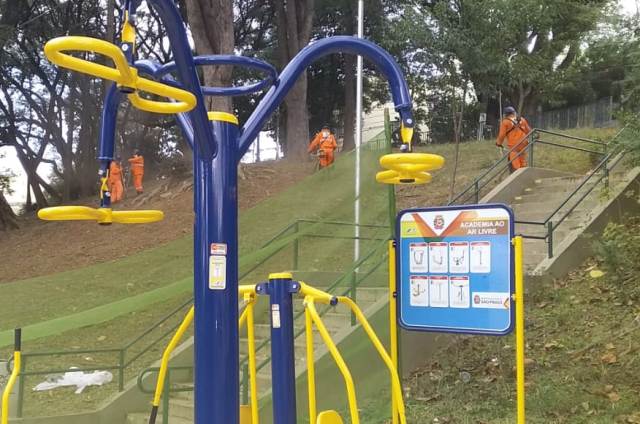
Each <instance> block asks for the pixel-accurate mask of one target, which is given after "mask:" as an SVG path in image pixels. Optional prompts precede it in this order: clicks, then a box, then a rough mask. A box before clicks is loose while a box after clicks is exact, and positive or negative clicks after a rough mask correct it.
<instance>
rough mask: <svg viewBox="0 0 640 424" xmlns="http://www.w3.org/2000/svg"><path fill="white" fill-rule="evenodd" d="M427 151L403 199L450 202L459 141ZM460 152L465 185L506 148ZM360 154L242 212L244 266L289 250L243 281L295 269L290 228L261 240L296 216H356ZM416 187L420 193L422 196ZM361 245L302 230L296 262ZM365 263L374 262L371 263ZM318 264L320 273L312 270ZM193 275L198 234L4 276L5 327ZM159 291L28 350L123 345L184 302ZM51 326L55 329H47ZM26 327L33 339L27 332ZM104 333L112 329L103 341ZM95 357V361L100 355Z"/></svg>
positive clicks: (382, 218)
mask: <svg viewBox="0 0 640 424" xmlns="http://www.w3.org/2000/svg"><path fill="white" fill-rule="evenodd" d="M612 133H613V131H608V130H597V131H595V130H594V131H593V132H590V133H589V134H588V135H585V134H582V135H583V136H589V137H603V138H606V137H608V136H610V134H612ZM545 147H546V146H545ZM420 150H425V151H429V152H432V153H436V154H441V155H443V156H444V157H445V158H446V159H447V165H446V166H445V168H444V169H443V170H441V171H435V172H434V181H433V182H432V184H430V185H426V186H415V187H402V188H400V189H398V195H399V197H400V199H399V205H400V207H406V206H418V205H422V206H424V205H435V204H442V203H443V202H444V201H446V198H447V193H448V183H449V180H450V176H451V172H452V166H451V165H452V164H453V160H452V158H453V152H454V148H453V146H452V145H430V146H427V147H425V148H421V149H420ZM540 150H541V152H540V153H539V156H538V158H540V160H541V161H545V162H543V163H548V164H549V165H548V167H560V168H561V169H564V168H567V167H569V168H570V169H569V170H570V171H571V172H585V171H586V170H588V169H589V168H590V166H591V164H592V162H593V160H592V158H590V157H589V156H588V155H587V154H583V153H581V152H575V153H574V152H571V153H570V154H565V155H556V154H553V153H549V154H545V153H544V151H542V149H540ZM536 154H538V153H536ZM377 157H378V153H376V152H368V151H364V152H363V159H362V163H363V174H362V182H363V186H362V195H361V196H362V197H361V199H362V207H361V210H362V222H364V223H378V224H381V225H386V224H388V212H387V201H388V200H387V195H388V191H387V188H386V187H384V186H381V185H378V184H376V183H375V179H374V176H375V173H376V172H377V171H378V170H379V169H378V165H377ZM460 157H461V162H460V168H459V171H458V181H457V184H456V190H455V191H456V192H458V191H459V190H460V189H461V188H462V187H464V186H465V185H466V184H469V183H470V182H471V181H472V180H473V178H474V176H475V175H477V174H478V172H479V171H480V170H482V169H485V168H486V167H488V166H490V165H491V164H492V163H493V162H494V161H495V160H496V159H497V152H496V149H495V147H494V145H493V141H491V140H487V141H484V142H468V143H463V144H462V145H461V147H460ZM537 160H538V159H537ZM353 162H354V155H352V154H351V155H349V154H345V155H342V157H341V158H340V159H339V160H338V161H337V163H336V165H335V166H334V168H333V169H330V170H326V171H322V172H318V173H316V174H314V175H312V176H310V177H308V178H305V179H304V180H302V181H301V182H300V183H299V184H297V185H296V186H293V187H291V188H290V189H288V190H286V191H284V192H282V193H280V194H278V195H276V196H273V197H271V198H268V199H266V200H264V201H263V202H261V203H260V204H258V205H257V206H255V207H254V208H252V209H249V210H247V211H245V212H243V213H242V214H241V215H240V225H239V227H240V255H241V270H243V269H247V268H248V267H249V266H251V264H253V263H256V262H257V261H259V260H260V259H261V258H264V257H266V256H268V255H270V254H272V253H274V251H275V249H277V248H280V247H282V248H283V250H282V251H281V252H280V253H278V254H276V255H275V256H274V257H273V258H271V259H269V260H268V261H267V262H266V263H265V264H263V265H262V266H260V267H259V268H258V269H257V270H255V271H254V272H252V273H251V274H249V275H248V276H247V278H246V279H245V280H244V281H243V283H250V282H256V281H260V280H262V279H264V278H265V277H266V276H267V274H268V273H269V272H272V271H279V270H285V269H287V270H289V269H293V268H294V267H293V263H292V256H293V255H292V247H291V244H290V241H291V239H287V237H286V236H285V237H284V238H283V239H282V241H281V242H280V244H279V245H276V246H274V247H272V248H267V249H260V246H262V244H263V243H265V242H266V241H267V240H269V238H271V237H272V236H273V235H275V234H276V233H277V232H278V231H279V230H280V229H282V228H284V227H285V226H287V225H289V224H290V223H292V222H294V220H295V219H297V218H309V219H323V220H338V221H347V222H350V221H352V220H353V218H352V217H353V178H354V171H353V168H354V166H353ZM425 194H426V196H425ZM414 195H415V197H413V196H414ZM412 199H417V200H416V201H417V202H418V203H417V204H412V203H411V202H412ZM303 231H308V232H309V233H311V234H317V233H319V234H333V235H340V236H349V235H351V234H352V232H353V229H352V228H350V227H337V226H324V225H312V224H305V227H304V228H303ZM367 235H368V236H370V237H385V236H386V235H387V231H386V230H385V229H381V230H371V231H368V232H367ZM375 243H376V242H375V241H363V242H362V251H363V252H366V251H367V250H368V249H370V248H371V247H372V246H373V245H374V244H375ZM352 252H353V241H351V240H345V239H310V238H304V239H301V241H300V254H301V260H300V262H299V264H298V267H297V269H296V271H307V274H306V275H310V276H312V277H313V278H314V280H313V281H309V282H310V283H316V284H317V285H319V286H325V285H327V284H329V283H330V282H331V281H332V280H333V279H332V278H330V277H331V276H334V275H335V274H332V275H329V274H327V275H325V274H322V273H319V271H326V270H331V271H334V272H336V273H339V272H341V271H344V270H346V269H347V268H348V267H349V265H350V264H351V262H352V258H353V256H352V255H353V253H352ZM363 268H364V269H366V266H365V267H363ZM114 270H117V272H116V274H117V277H116V278H114V277H113V275H114ZM309 271H310V272H312V273H308V272H309ZM313 272H315V273H313ZM191 274H192V238H191V237H185V238H183V239H179V240H175V241H173V242H170V243H167V244H166V245H164V246H160V247H157V248H154V249H149V250H146V251H143V252H140V253H137V254H135V255H131V256H129V257H127V258H124V259H121V260H117V261H111V262H107V263H102V264H96V265H93V266H89V267H85V268H80V269H76V270H72V271H68V272H64V273H59V274H53V275H49V276H45V277H38V278H32V279H29V280H23V281H17V282H13V283H8V284H3V285H0V298H2V299H3V300H4V299H10V301H9V302H4V304H5V307H4V308H2V309H1V310H0V331H1V330H10V329H11V328H13V327H14V326H17V325H21V326H25V325H29V324H35V323H39V322H42V321H47V320H51V319H54V318H59V317H68V316H70V315H73V314H81V313H82V312H86V311H90V310H91V309H92V308H96V307H99V306H101V305H105V304H109V303H112V302H122V301H125V300H126V299H128V298H130V297H134V296H136V295H141V294H143V293H146V292H149V291H151V290H155V289H158V288H162V287H167V286H168V285H170V284H172V283H174V282H176V281H179V280H184V279H189V278H190V276H191ZM107 276H109V277H107ZM305 278H306V277H305ZM345 284H346V283H345ZM156 300H157V299H155V300H154V301H153V302H149V303H144V302H141V303H140V304H139V305H138V306H137V308H133V309H131V308H129V309H127V308H124V309H123V310H122V314H120V315H119V316H117V317H115V315H113V311H110V314H111V315H109V319H110V321H108V322H102V323H99V324H97V325H92V326H90V327H86V326H84V324H86V323H95V322H100V320H99V319H97V320H94V321H92V322H89V321H87V322H82V321H80V322H79V324H78V327H79V328H76V329H74V330H71V331H66V332H64V333H62V334H57V335H49V336H48V337H43V338H38V339H36V340H30V341H27V342H26V343H25V346H24V348H25V350H26V351H27V352H33V351H40V350H50V349H58V348H65V347H67V348H74V347H76V348H83V349H94V348H100V347H107V346H108V347H118V346H120V345H122V344H123V343H124V342H126V341H128V340H131V339H132V338H133V337H135V336H136V335H137V334H139V333H140V332H141V331H142V330H143V329H144V328H146V326H149V325H151V324H152V323H153V322H154V321H156V320H157V319H159V318H160V317H161V316H162V315H163V314H166V313H167V312H168V311H169V310H170V309H171V308H172V307H173V306H175V304H176V302H179V301H182V300H184V295H181V294H176V295H174V296H171V297H170V298H167V299H166V300H164V301H161V302H157V301H156ZM80 317H82V315H80ZM114 317H115V318H114ZM141 317H144V319H142V318H141ZM94 318H95V317H94ZM176 319H177V318H176ZM75 321H77V320H75ZM130 323H132V324H130ZM52 333H55V332H54V331H52V332H51V333H47V334H52ZM26 336H27V338H29V335H28V333H26ZM100 336H105V337H106V338H105V339H103V340H102V339H101V341H98V338H99V337H100ZM9 353H10V352H9V350H8V349H7V348H5V349H4V350H2V351H0V357H6V356H8V355H9ZM158 356H159V348H155V349H154V350H152V351H151V352H150V354H149V355H148V356H144V357H143V358H141V360H140V361H139V364H135V365H134V367H132V368H131V370H130V371H127V377H133V376H135V373H136V372H138V370H139V369H140V367H142V366H143V365H147V364H149V363H150V362H151V361H152V360H153V359H155V358H157V357H158ZM92 359H94V360H95V358H92ZM43 361H44V360H43ZM43 361H41V362H40V363H37V362H36V363H35V364H30V367H31V366H34V367H36V368H40V369H42V368H41V367H50V366H56V367H68V366H72V365H75V366H78V364H81V365H82V364H83V361H82V358H73V357H65V358H62V357H61V358H47V359H46V362H43ZM96 363H97V362H96ZM33 379H35V377H34V378H33ZM31 382H33V383H34V384H35V380H30V382H29V384H31ZM112 391H113V385H111V386H110V387H109V388H104V389H99V390H97V389H89V390H88V391H87V393H86V395H82V397H79V396H71V397H69V399H68V400H69V403H64V402H62V400H63V399H66V397H65V396H64V391H60V393H61V394H60V395H58V394H54V395H50V394H48V395H42V396H41V395H34V397H33V398H32V399H33V400H35V402H27V408H26V411H27V412H28V415H41V414H45V413H53V412H56V413H57V412H60V411H61V410H65V411H79V410H87V409H92V408H94V407H95V406H96V405H97V404H99V402H100V401H102V400H103V399H104V398H105V397H106V395H108V394H110V393H111V392H112ZM46 396H51V397H52V398H53V399H54V400H55V401H54V402H47V399H49V398H47V397H46ZM65 402H66V400H65ZM63 403H64V405H63ZM61 408H62V409H61Z"/></svg>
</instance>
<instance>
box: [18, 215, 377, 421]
mask: <svg viewBox="0 0 640 424" xmlns="http://www.w3.org/2000/svg"><path fill="white" fill-rule="evenodd" d="M305 224H306V225H308V226H309V227H311V231H313V229H314V228H316V227H317V226H318V225H329V226H355V224H353V223H349V222H342V221H321V220H313V219H297V220H295V221H294V222H292V223H291V224H289V225H288V226H286V227H285V228H283V229H282V230H281V231H279V232H278V233H277V234H276V235H275V236H273V237H272V238H271V239H269V240H268V241H267V242H265V243H264V244H263V245H262V246H261V248H268V247H269V246H270V245H272V244H277V243H278V242H279V241H280V240H281V239H282V238H283V237H285V236H293V237H291V239H290V240H288V241H287V242H286V243H282V245H280V246H278V247H277V248H276V249H275V250H274V251H272V252H270V254H269V255H267V256H265V257H263V258H261V259H260V260H258V261H257V262H256V263H254V264H252V265H251V266H250V267H248V269H247V270H245V271H243V272H242V273H241V274H240V279H243V278H245V277H247V276H248V275H249V274H251V273H252V272H253V271H255V270H256V269H258V268H259V267H260V266H262V265H263V264H264V263H266V262H267V261H268V260H269V259H271V258H273V257H274V256H275V255H277V254H278V253H280V252H281V251H283V250H284V249H286V248H288V247H290V246H292V247H293V258H292V263H293V268H294V269H295V270H297V269H298V265H299V259H300V258H299V255H300V247H301V242H302V240H303V239H304V238H333V239H344V240H350V239H352V240H355V239H356V237H355V236H339V235H336V236H328V235H326V234H316V233H313V232H309V229H305V228H304V226H305ZM360 227H361V228H366V229H373V230H382V231H384V233H385V236H384V237H375V235H374V236H360V237H358V239H360V240H366V241H372V240H373V241H375V240H387V237H388V234H387V232H388V229H389V227H388V226H386V225H377V224H360ZM369 258H370V255H365V256H364V257H363V258H362V260H360V261H359V262H358V264H359V265H360V266H362V264H363V263H364V262H365V261H366V260H368V259H369ZM356 268H357V267H351V268H350V269H349V270H348V271H347V272H346V273H345V274H344V275H342V276H341V277H340V278H339V279H338V280H337V281H336V282H335V283H333V284H332V286H331V287H335V286H337V285H338V284H339V283H340V282H341V281H343V280H345V279H346V278H347V277H348V276H349V275H351V274H352V273H353V272H354V270H355V269H356ZM356 287H357V284H355V283H352V284H351V288H350V290H352V292H353V294H354V295H355V290H356ZM192 304H193V298H190V299H189V300H187V301H185V302H183V303H181V304H180V305H179V306H178V307H177V308H175V309H173V310H171V311H170V312H169V313H168V314H166V315H164V316H163V317H162V318H161V319H160V320H158V321H156V322H155V323H154V324H153V325H151V326H149V327H148V328H147V329H145V330H144V331H143V332H142V333H140V334H139V335H138V336H136V337H135V338H133V339H132V340H131V341H129V342H127V343H126V344H124V345H123V346H121V347H115V348H107V349H84V350H51V351H42V352H23V353H22V364H23V365H22V369H23V371H22V373H21V374H20V377H19V384H18V393H17V396H18V398H17V406H16V417H18V418H20V417H22V416H23V411H24V399H25V379H26V378H27V377H33V376H46V375H50V374H61V373H65V372H68V371H69V368H42V369H33V368H32V370H31V371H30V370H29V365H30V364H31V366H32V367H33V364H34V361H36V359H37V360H38V362H42V359H44V358H48V359H51V358H59V357H70V356H78V355H94V356H102V355H108V356H113V357H114V359H113V360H110V361H107V362H105V363H100V364H98V365H91V366H87V367H81V368H74V371H80V372H91V371H99V370H100V371H112V372H114V373H115V374H117V377H116V382H117V384H118V391H122V390H124V385H125V378H126V375H125V373H126V371H127V369H129V368H131V367H132V366H133V365H134V364H135V363H136V362H137V361H139V360H140V359H141V358H142V357H143V356H144V355H145V354H146V353H148V352H149V351H151V350H152V349H153V348H154V347H157V346H158V345H159V343H160V342H162V341H163V340H165V339H167V338H168V337H170V336H171V335H172V334H173V333H174V332H175V331H176V329H177V328H178V326H179V325H180V322H181V319H182V317H183V316H184V315H185V314H186V310H187V309H188V308H189V307H190V306H191V305H192ZM172 318H177V322H176V323H174V324H173V325H171V326H169V327H168V328H166V329H164V331H162V332H161V334H160V335H159V336H156V337H154V338H151V335H152V333H153V332H154V331H155V330H157V329H158V328H161V326H163V325H165V324H166V323H167V322H168V321H170V320H171V319H172ZM147 339H150V340H147ZM265 344H266V343H265ZM265 344H261V345H260V346H259V347H258V348H260V349H262V348H264V345H265ZM134 351H135V353H134ZM11 364H12V359H10V360H9V361H8V362H7V369H8V370H9V371H10V369H11ZM243 364H245V365H246V359H245V361H244V362H243ZM262 367H264V365H262Z"/></svg>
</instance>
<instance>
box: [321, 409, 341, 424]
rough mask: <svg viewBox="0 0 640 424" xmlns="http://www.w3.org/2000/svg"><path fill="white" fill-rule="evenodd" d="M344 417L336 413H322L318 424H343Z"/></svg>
mask: <svg viewBox="0 0 640 424" xmlns="http://www.w3.org/2000/svg"><path fill="white" fill-rule="evenodd" d="M343 423H344V421H342V417H340V414H338V413H337V412H336V411H322V412H321V413H320V414H319V415H318V424H343Z"/></svg>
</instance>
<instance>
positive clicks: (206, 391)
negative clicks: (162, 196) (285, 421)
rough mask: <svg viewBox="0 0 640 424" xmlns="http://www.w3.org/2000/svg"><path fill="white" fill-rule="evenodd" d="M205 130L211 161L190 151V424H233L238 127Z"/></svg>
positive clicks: (236, 408) (236, 403)
mask: <svg viewBox="0 0 640 424" xmlns="http://www.w3.org/2000/svg"><path fill="white" fill-rule="evenodd" d="M226 115H228V114H223V116H226ZM228 116H229V117H231V118H235V117H233V115H228ZM236 122H237V121H236ZM211 126H212V128H213V132H214V134H215V138H216V140H220V144H219V145H218V149H217V153H216V155H215V156H214V158H213V159H210V158H209V159H207V157H202V156H201V155H200V150H199V149H195V151H194V155H195V158H194V162H195V164H196V169H195V175H194V177H195V196H194V197H195V198H194V209H195V216H196V222H195V240H194V252H195V257H194V260H195V263H194V265H195V278H194V284H195V287H194V296H195V389H194V390H195V423H197V424H236V423H238V422H239V420H240V416H239V414H240V398H239V397H240V383H239V375H240V365H239V355H240V352H239V334H238V204H237V200H238V199H237V170H236V164H237V161H238V125H237V123H231V122H228V121H224V120H214V121H212V122H211ZM196 142H197V140H196ZM196 144H197V143H196Z"/></svg>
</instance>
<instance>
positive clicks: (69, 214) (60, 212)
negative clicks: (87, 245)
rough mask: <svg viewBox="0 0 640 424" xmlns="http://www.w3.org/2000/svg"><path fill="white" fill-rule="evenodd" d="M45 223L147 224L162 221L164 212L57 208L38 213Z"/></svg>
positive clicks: (71, 207)
mask: <svg viewBox="0 0 640 424" xmlns="http://www.w3.org/2000/svg"><path fill="white" fill-rule="evenodd" d="M38 218H40V219H42V220H44V221H97V222H98V223H99V224H111V223H114V222H115V223H119V224H146V223H149V222H157V221H161V220H162V219H163V218H164V214H163V213H162V211H155V210H141V211H114V210H112V209H111V208H97V209H94V208H89V207H86V206H56V207H52V208H44V209H40V210H39V211H38Z"/></svg>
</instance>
